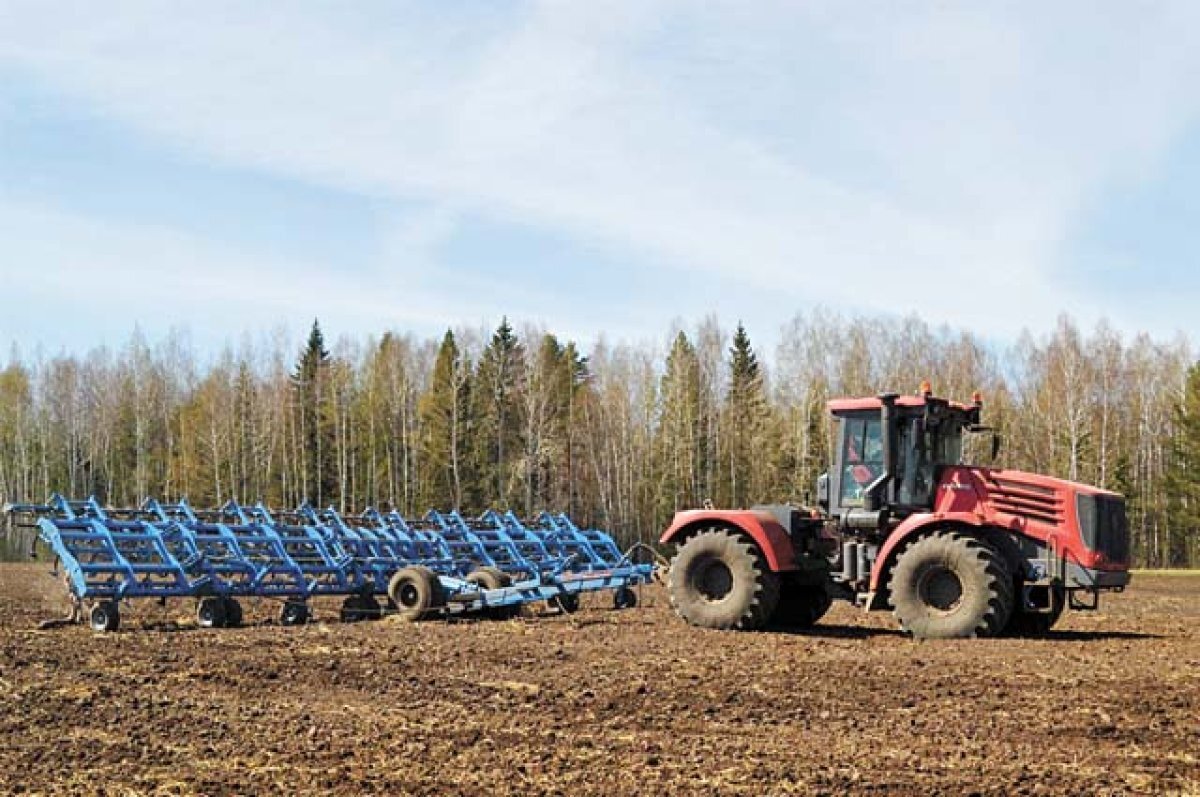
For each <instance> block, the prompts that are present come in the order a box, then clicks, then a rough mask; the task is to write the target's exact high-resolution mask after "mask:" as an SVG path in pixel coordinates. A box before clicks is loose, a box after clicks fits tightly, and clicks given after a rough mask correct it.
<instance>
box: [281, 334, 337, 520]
mask: <svg viewBox="0 0 1200 797" xmlns="http://www.w3.org/2000/svg"><path fill="white" fill-rule="evenodd" d="M331 363H332V361H331V359H330V354H329V351H328V349H326V348H325V336H324V335H323V334H322V333H321V325H320V323H319V322H318V321H317V320H316V319H313V325H312V329H311V330H310V331H309V333H308V342H307V343H306V344H305V346H304V350H303V351H302V352H301V353H300V359H299V360H298V361H297V363H296V369H295V370H294V371H293V372H292V377H291V378H292V390H293V394H294V396H295V399H296V405H295V408H296V425H297V428H298V429H299V432H300V445H301V451H300V462H301V472H300V476H301V490H302V491H303V492H304V494H305V497H306V498H307V499H308V500H309V501H312V502H314V503H315V504H316V505H317V506H324V505H325V504H327V503H329V502H332V501H334V500H336V498H337V495H338V483H337V463H336V460H335V440H334V437H335V429H334V414H333V395H332V393H333V391H332V390H331V389H330V385H329V372H330V366H331Z"/></svg>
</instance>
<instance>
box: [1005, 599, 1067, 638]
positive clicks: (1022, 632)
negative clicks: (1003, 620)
mask: <svg viewBox="0 0 1200 797" xmlns="http://www.w3.org/2000/svg"><path fill="white" fill-rule="evenodd" d="M1018 589H1019V587H1018ZM1053 589H1054V590H1055V593H1054V594H1053V595H1052V596H1051V601H1052V603H1051V606H1050V611H1048V612H1026V611H1023V610H1022V608H1021V607H1020V606H1019V605H1018V606H1017V607H1016V608H1015V609H1014V610H1013V613H1012V617H1011V618H1010V619H1009V621H1008V628H1006V629H1005V633H1006V634H1008V635H1009V636H1016V637H1042V636H1046V634H1048V633H1050V629H1051V628H1053V627H1054V624H1055V623H1057V622H1058V620H1059V618H1060V617H1062V613H1063V609H1065V608H1066V605H1067V591H1066V590H1065V589H1063V588H1062V587H1054V588H1053ZM1017 603H1018V604H1019V603H1020V601H1017Z"/></svg>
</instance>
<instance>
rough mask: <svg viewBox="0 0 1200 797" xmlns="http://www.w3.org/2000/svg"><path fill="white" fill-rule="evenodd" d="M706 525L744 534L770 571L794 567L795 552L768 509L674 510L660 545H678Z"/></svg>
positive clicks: (705, 527) (790, 540) (660, 539)
mask: <svg viewBox="0 0 1200 797" xmlns="http://www.w3.org/2000/svg"><path fill="white" fill-rule="evenodd" d="M709 528H729V529H733V530H734V531H737V532H740V533H742V534H745V535H746V536H747V537H749V538H750V539H751V540H753V541H754V544H755V545H757V546H758V549H759V550H760V551H762V554H763V558H764V559H766V560H767V567H769V568H770V569H771V570H772V571H773V572H776V573H778V572H780V571H787V570H795V569H796V551H795V549H794V548H793V547H792V539H791V537H789V536H788V532H787V530H786V529H784V527H783V526H781V525H780V523H779V521H778V520H776V519H775V516H774V515H772V514H771V513H770V512H758V511H755V510H753V509H736V510H732V509H731V510H719V509H692V510H688V511H686V512H676V513H675V519H674V520H672V521H671V525H670V526H668V527H667V530H666V531H664V532H663V534H662V537H660V538H659V540H658V542H659V544H660V545H682V544H683V543H684V541H685V540H687V538H688V537H690V536H692V535H693V534H695V533H696V532H698V531H702V530H704V529H709Z"/></svg>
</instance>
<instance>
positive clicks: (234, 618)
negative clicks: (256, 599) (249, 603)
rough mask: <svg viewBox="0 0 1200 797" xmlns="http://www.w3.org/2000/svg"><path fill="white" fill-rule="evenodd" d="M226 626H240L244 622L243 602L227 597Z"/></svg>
mask: <svg viewBox="0 0 1200 797" xmlns="http://www.w3.org/2000/svg"><path fill="white" fill-rule="evenodd" d="M224 600H225V627H226V628H238V627H240V626H241V624H242V620H243V619H244V616H243V614H242V604H240V603H238V602H237V601H236V600H234V599H233V598H225V599H224Z"/></svg>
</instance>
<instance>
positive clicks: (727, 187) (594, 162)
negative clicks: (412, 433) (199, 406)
mask: <svg viewBox="0 0 1200 797" xmlns="http://www.w3.org/2000/svg"><path fill="white" fill-rule="evenodd" d="M1198 29H1200V4H1197V3H1194V2H1176V3H1173V2H1168V1H1166V0H1163V1H1162V2H1153V3H1150V2H1146V3H1142V2H1115V1H1114V2H1103V3H1095V2H1058V3H1051V4H1047V3H1041V2H1038V3H1033V2H1029V3H1021V2H999V3H942V2H938V3H933V2H929V3H917V2H912V3H884V2H868V1H867V0H863V1H862V2H852V3H846V2H772V1H771V0H758V1H757V2H754V3H746V2H741V1H740V0H739V1H738V2H722V1H721V0H715V1H714V2H706V3H695V2H660V1H659V0H629V1H628V2H626V1H624V0H613V1H612V2H605V1H602V0H598V1H596V2H591V1H590V0H589V1H588V2H584V1H583V0H579V1H578V2H506V1H505V0H488V1H487V2H483V1H482V0H478V1H474V2H473V1H472V0H463V1H461V2H454V3H438V2H411V3H410V2H375V1H374V0H361V1H360V2H355V3H350V4H346V3H334V2H303V1H302V0H297V1H296V2H290V3H287V4H282V5H281V4H276V3H244V2H223V1H222V0H210V1H209V2H205V3H170V2H136V1H133V0H130V1H127V2H123V1H120V0H118V1H117V2H113V3H95V2H90V1H89V2H78V3H75V2H70V1H69V0H55V2H45V0H33V1H32V2H26V1H25V0H0V290H3V292H4V301H3V307H2V309H0V346H6V345H8V344H9V343H16V344H18V345H19V346H20V347H21V348H22V349H23V350H26V351H28V350H32V349H35V348H41V349H43V350H49V351H51V352H54V351H59V350H64V351H78V350H82V349H85V348H88V347H91V346H94V345H97V344H100V343H106V344H109V345H120V344H121V343H122V342H123V341H125V340H127V339H128V337H129V335H130V333H131V331H132V330H133V329H134V328H135V326H136V327H137V328H138V329H140V330H141V331H142V332H143V334H145V335H147V336H148V337H150V338H152V339H154V338H160V337H162V336H164V335H165V334H166V333H167V331H168V330H169V329H171V328H172V327H185V328H187V329H188V330H189V331H190V335H191V338H192V340H193V341H194V342H195V343H196V344H197V345H199V346H200V347H202V348H206V349H215V348H217V347H220V346H221V345H223V344H224V343H227V342H236V341H237V339H238V338H239V337H240V336H241V335H242V334H243V333H245V332H252V333H253V332H263V331H266V330H270V329H276V328H279V327H281V326H283V327H286V328H287V329H290V330H293V331H294V332H295V333H296V334H302V333H303V332H304V330H305V329H306V328H307V326H308V325H309V324H310V323H311V319H312V318H314V317H319V318H320V319H321V322H322V326H323V327H324V328H325V329H326V332H327V334H328V335H330V336H337V335H350V336H365V335H367V334H370V333H379V332H381V331H383V330H386V329H398V330H408V331H412V332H415V333H418V334H422V335H435V334H437V333H439V332H440V331H441V330H443V329H445V328H446V327H448V326H458V325H465V326H470V327H472V328H477V327H482V326H494V325H495V324H496V323H497V322H498V321H499V319H500V317H501V316H502V315H507V316H508V317H510V318H512V319H514V320H516V321H518V322H520V323H533V324H538V325H543V326H545V327H546V328H549V329H551V330H553V331H556V332H558V333H560V334H561V335H563V336H566V337H571V338H574V339H576V340H581V341H589V340H593V339H594V338H595V337H596V336H598V335H600V334H603V335H605V336H606V337H608V338H609V339H614V338H615V339H630V340H640V339H657V338H660V337H662V336H663V335H665V334H666V331H667V330H668V328H669V325H670V323H671V322H672V320H673V319H685V320H688V321H694V320H699V319H700V318H702V317H704V316H705V315H707V314H709V313H717V314H718V315H719V316H720V318H721V319H722V320H723V321H724V322H726V323H732V322H733V321H734V320H737V319H740V320H742V321H744V322H745V323H746V325H747V327H748V328H749V329H750V331H751V333H752V335H755V334H757V335H759V336H760V337H764V338H766V339H768V340H769V339H770V338H771V336H773V335H775V334H777V333H778V330H779V328H780V327H781V326H782V325H783V324H784V323H785V322H786V321H787V320H788V319H789V318H791V317H792V316H793V315H794V314H796V313H797V312H806V311H810V310H812V309H814V308H818V307H821V308H828V309H833V310H838V311H841V312H843V313H846V314H866V315H874V314H889V315H908V314H917V315H919V316H920V317H922V318H923V319H924V320H926V321H928V322H929V323H931V324H934V325H941V324H948V325H951V326H954V327H965V328H970V329H972V330H975V331H976V332H978V333H979V334H981V335H983V336H985V337H986V338H988V339H992V340H1008V339H1014V338H1015V337H1016V336H1017V335H1019V334H1020V332H1021V331H1022V330H1025V329H1028V330H1030V331H1032V332H1034V333H1035V334H1037V333H1043V332H1046V331H1048V330H1051V329H1052V328H1053V327H1054V324H1055V320H1056V318H1057V317H1058V316H1059V315H1060V314H1061V313H1069V314H1071V315H1072V316H1073V317H1075V318H1076V320H1077V321H1079V322H1080V323H1081V324H1082V325H1084V326H1085V327H1086V326H1089V325H1092V324H1095V323H1097V322H1098V321H1099V320H1100V319H1107V320H1108V321H1109V322H1110V323H1111V324H1112V325H1113V326H1115V327H1116V328H1117V329H1119V330H1121V331H1123V332H1125V333H1127V334H1134V333H1137V332H1139V331H1146V332H1149V333H1150V334H1152V335H1154V336H1158V337H1169V336H1173V335H1175V334H1176V333H1179V332H1183V333H1185V334H1188V335H1190V336H1192V337H1193V338H1195V337H1196V332H1197V331H1198V330H1197V327H1198V324H1197V321H1196V320H1195V319H1196V317H1197V316H1196V312H1195V309H1194V306H1195V297H1197V296H1200V267H1198V266H1200V236H1198V229H1197V227H1198V225H1197V220H1200V213H1198V211H1200V207H1198V205H1200V202H1198V201H1197V196H1198V194H1197V191H1198V190H1200V189H1198V188H1197V186H1200V179H1198V178H1200V48H1197V47H1195V46H1194V44H1195V32H1196V30H1198Z"/></svg>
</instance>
